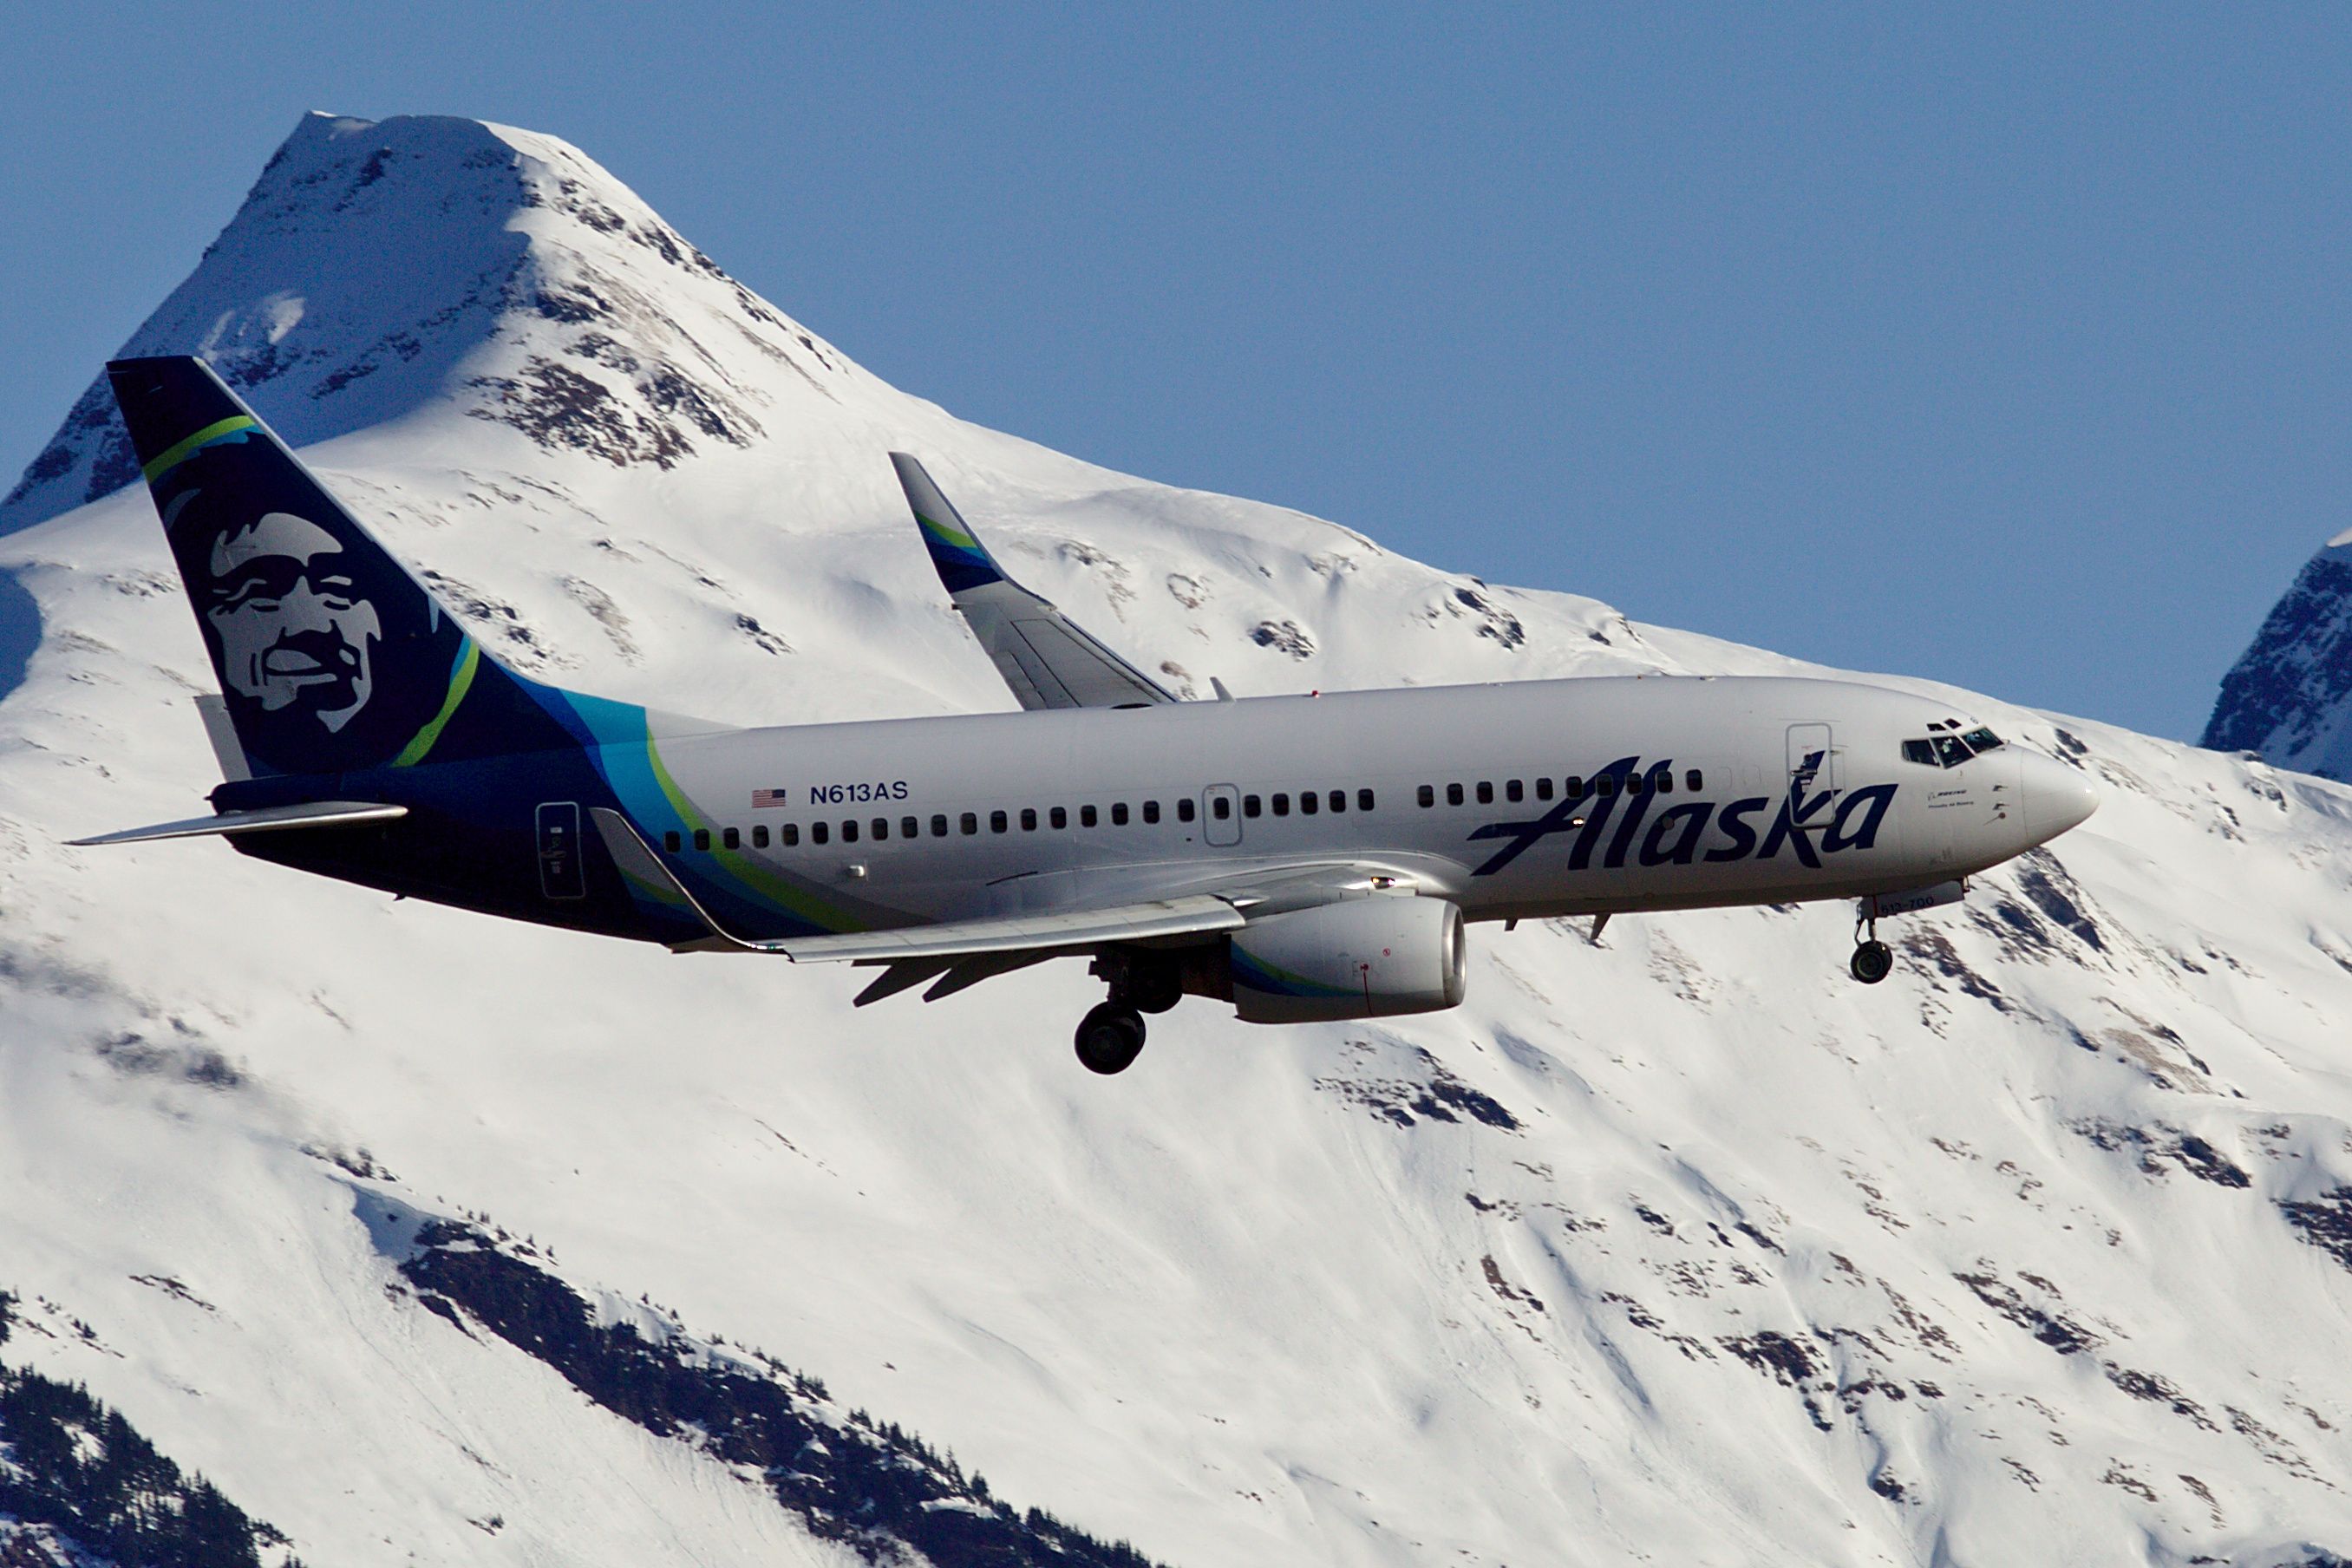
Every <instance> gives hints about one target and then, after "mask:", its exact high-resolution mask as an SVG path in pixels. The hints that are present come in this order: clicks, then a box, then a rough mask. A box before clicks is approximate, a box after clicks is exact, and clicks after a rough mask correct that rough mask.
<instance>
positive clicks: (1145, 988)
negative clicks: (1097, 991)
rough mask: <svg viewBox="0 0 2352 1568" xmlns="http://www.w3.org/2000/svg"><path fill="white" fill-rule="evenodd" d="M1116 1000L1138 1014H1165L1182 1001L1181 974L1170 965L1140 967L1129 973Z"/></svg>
mask: <svg viewBox="0 0 2352 1568" xmlns="http://www.w3.org/2000/svg"><path fill="white" fill-rule="evenodd" d="M1119 1000H1120V1001H1122V1002H1124V1003H1126V1004H1127V1005H1129V1006H1130V1007H1132V1008H1134V1009H1135V1010H1136V1011H1137V1012H1139V1013H1165V1012H1167V1011H1168V1010H1169V1009H1170V1008H1171V1007H1173V1006H1175V1005H1176V1004H1177V1003H1179V1002H1181V1001H1182V1000H1184V973H1183V971H1181V970H1180V969H1178V968H1177V967H1176V965H1175V964H1173V963H1139V964H1137V965H1135V966H1134V967H1133V968H1132V969H1130V970H1129V971H1128V974H1127V988H1126V990H1125V991H1124V992H1123V993H1122V994H1120V996H1119Z"/></svg>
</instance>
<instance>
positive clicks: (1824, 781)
mask: <svg viewBox="0 0 2352 1568" xmlns="http://www.w3.org/2000/svg"><path fill="white" fill-rule="evenodd" d="M1837 773H1838V768H1837V748H1836V747H1835V746H1833V745H1832V744H1831V743H1830V727H1829V726H1828V725H1827V724H1791V725H1790V726H1789V787H1790V789H1791V790H1793V791H1794V792H1795V794H1796V798H1797V801H1798V803H1799V804H1800V805H1802V804H1803V803H1804V802H1806V801H1809V800H1812V799H1815V798H1816V797H1818V796H1820V795H1823V794H1825V793H1826V794H1828V795H1836V794H1837V790H1838V776H1837Z"/></svg>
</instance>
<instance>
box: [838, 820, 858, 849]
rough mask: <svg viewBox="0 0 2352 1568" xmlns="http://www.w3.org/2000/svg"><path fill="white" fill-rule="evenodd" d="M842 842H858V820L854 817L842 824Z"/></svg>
mask: <svg viewBox="0 0 2352 1568" xmlns="http://www.w3.org/2000/svg"><path fill="white" fill-rule="evenodd" d="M841 841H842V842H843V843H844V844H855V843H856V842H857V818H856V817H854V816H853V817H850V818H848V819H847V820H845V821H844V822H843V823H842V825H841Z"/></svg>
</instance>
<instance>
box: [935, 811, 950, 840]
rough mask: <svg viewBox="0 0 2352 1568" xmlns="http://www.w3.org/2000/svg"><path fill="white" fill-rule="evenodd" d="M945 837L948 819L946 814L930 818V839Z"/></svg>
mask: <svg viewBox="0 0 2352 1568" xmlns="http://www.w3.org/2000/svg"><path fill="white" fill-rule="evenodd" d="M947 836H948V819H947V816H946V814H944V813H941V814H940V815H939V816H934V817H932V818H931V837H934V838H945V837H947Z"/></svg>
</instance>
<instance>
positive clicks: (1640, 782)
mask: <svg viewBox="0 0 2352 1568" xmlns="http://www.w3.org/2000/svg"><path fill="white" fill-rule="evenodd" d="M1649 787H1650V775H1649V774H1647V773H1627V774H1626V775H1625V793H1626V794H1627V795H1641V794H1643V793H1645V792H1646V791H1647V790H1648V789H1649Z"/></svg>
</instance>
